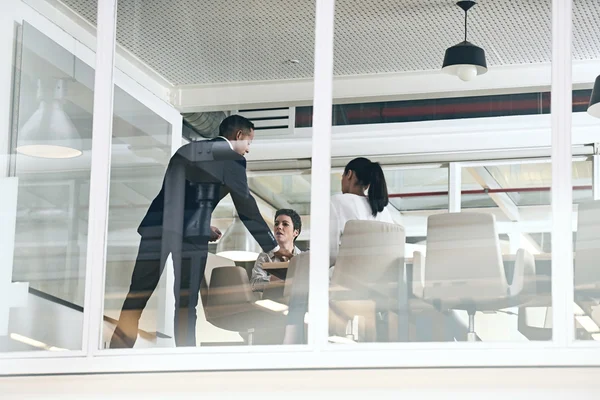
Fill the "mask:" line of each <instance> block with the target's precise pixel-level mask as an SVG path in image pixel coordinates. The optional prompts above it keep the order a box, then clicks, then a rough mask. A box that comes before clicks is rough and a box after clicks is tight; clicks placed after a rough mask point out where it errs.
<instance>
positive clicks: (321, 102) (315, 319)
mask: <svg viewBox="0 0 600 400" xmlns="http://www.w3.org/2000/svg"><path fill="white" fill-rule="evenodd" d="M334 17H335V0H316V20H315V73H314V103H313V127H312V132H313V134H312V178H311V179H312V182H311V184H312V190H311V195H310V204H311V207H310V209H311V210H310V221H311V227H310V228H311V229H310V281H309V291H308V294H309V296H308V306H309V313H310V322H309V325H308V333H309V335H308V337H309V344H310V345H311V347H312V348H313V349H317V350H318V349H321V348H323V347H325V346H326V344H327V337H328V328H327V326H328V315H329V312H328V311H329V302H328V298H329V273H328V268H327V267H328V266H329V203H330V199H329V197H330V193H331V173H330V171H331V115H332V103H333V98H332V97H333V90H332V87H333V33H334Z"/></svg>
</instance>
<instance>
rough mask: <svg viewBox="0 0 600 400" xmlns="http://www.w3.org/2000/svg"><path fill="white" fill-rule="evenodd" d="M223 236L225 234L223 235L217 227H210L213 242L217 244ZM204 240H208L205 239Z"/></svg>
mask: <svg viewBox="0 0 600 400" xmlns="http://www.w3.org/2000/svg"><path fill="white" fill-rule="evenodd" d="M222 235H223V234H222V233H221V231H220V230H219V228H217V227H216V226H211V227H210V241H211V242H216V241H217V240H218V239H220V238H221V236H222ZM204 240H206V239H204Z"/></svg>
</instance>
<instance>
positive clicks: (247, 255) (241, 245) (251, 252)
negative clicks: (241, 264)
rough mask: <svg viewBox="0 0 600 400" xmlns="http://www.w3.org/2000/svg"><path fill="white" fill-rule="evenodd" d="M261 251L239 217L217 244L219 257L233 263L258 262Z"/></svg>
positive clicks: (234, 219)
mask: <svg viewBox="0 0 600 400" xmlns="http://www.w3.org/2000/svg"><path fill="white" fill-rule="evenodd" d="M261 251H262V250H261V248H260V246H259V245H258V243H256V240H254V238H253V237H252V235H250V232H248V229H246V226H245V225H244V223H243V222H242V220H241V219H240V217H238V216H237V215H236V216H235V217H234V218H233V223H232V224H231V225H230V226H229V228H227V230H226V231H225V233H224V234H223V236H222V237H221V239H219V243H217V255H218V256H221V257H225V258H229V259H230V260H233V261H256V259H257V258H258V255H259V253H260V252H261Z"/></svg>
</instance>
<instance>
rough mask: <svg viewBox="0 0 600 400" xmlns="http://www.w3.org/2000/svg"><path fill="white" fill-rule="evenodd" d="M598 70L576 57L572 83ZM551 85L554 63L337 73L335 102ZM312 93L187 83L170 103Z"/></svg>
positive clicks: (232, 106) (280, 102) (289, 87)
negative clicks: (470, 71) (462, 74)
mask: <svg viewBox="0 0 600 400" xmlns="http://www.w3.org/2000/svg"><path fill="white" fill-rule="evenodd" d="M599 70H600V60H591V61H573V84H574V85H578V86H580V87H588V86H589V87H591V85H592V83H593V82H594V79H595V78H596V76H597V74H598V71H599ZM550 83H551V64H550V63H544V64H523V65H511V66H499V67H492V68H490V70H489V72H488V73H486V74H484V75H481V76H478V77H477V78H476V79H474V80H473V81H470V82H463V81H461V80H460V79H458V78H456V77H455V76H451V75H448V74H444V73H442V72H441V70H432V71H419V72H400V73H386V74H371V75H355V76H343V77H342V76H338V77H334V79H333V101H334V103H336V104H341V103H358V102H365V101H369V102H373V101H386V100H412V99H425V98H438V97H462V96H474V95H484V94H492V93H493V94H503V93H522V92H532V91H538V90H549V88H550ZM313 92H314V88H313V80H312V79H310V78H309V79H296V80H272V81H261V82H242V83H225V84H203V85H184V86H176V87H175V88H174V89H172V90H171V102H172V104H173V105H174V106H175V107H176V108H177V109H178V110H179V111H181V112H198V111H216V110H223V111H227V110H239V109H244V108H248V107H281V106H286V107H289V106H302V105H311V104H312V102H313Z"/></svg>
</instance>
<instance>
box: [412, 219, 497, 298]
mask: <svg viewBox="0 0 600 400" xmlns="http://www.w3.org/2000/svg"><path fill="white" fill-rule="evenodd" d="M425 259H426V261H425V273H424V282H423V283H424V286H425V292H424V296H425V297H426V298H439V299H440V300H442V301H450V302H453V301H455V300H456V299H459V298H461V297H464V299H465V300H467V301H471V300H475V299H478V298H501V297H502V296H506V293H507V282H506V274H505V272H504V265H503V262H502V253H501V251H500V241H499V239H498V233H497V231H496V224H495V217H494V215H493V214H484V213H470V212H466V213H445V214H437V215H432V216H430V217H429V218H428V219H427V249H426V257H425ZM451 299H453V300H451Z"/></svg>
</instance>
